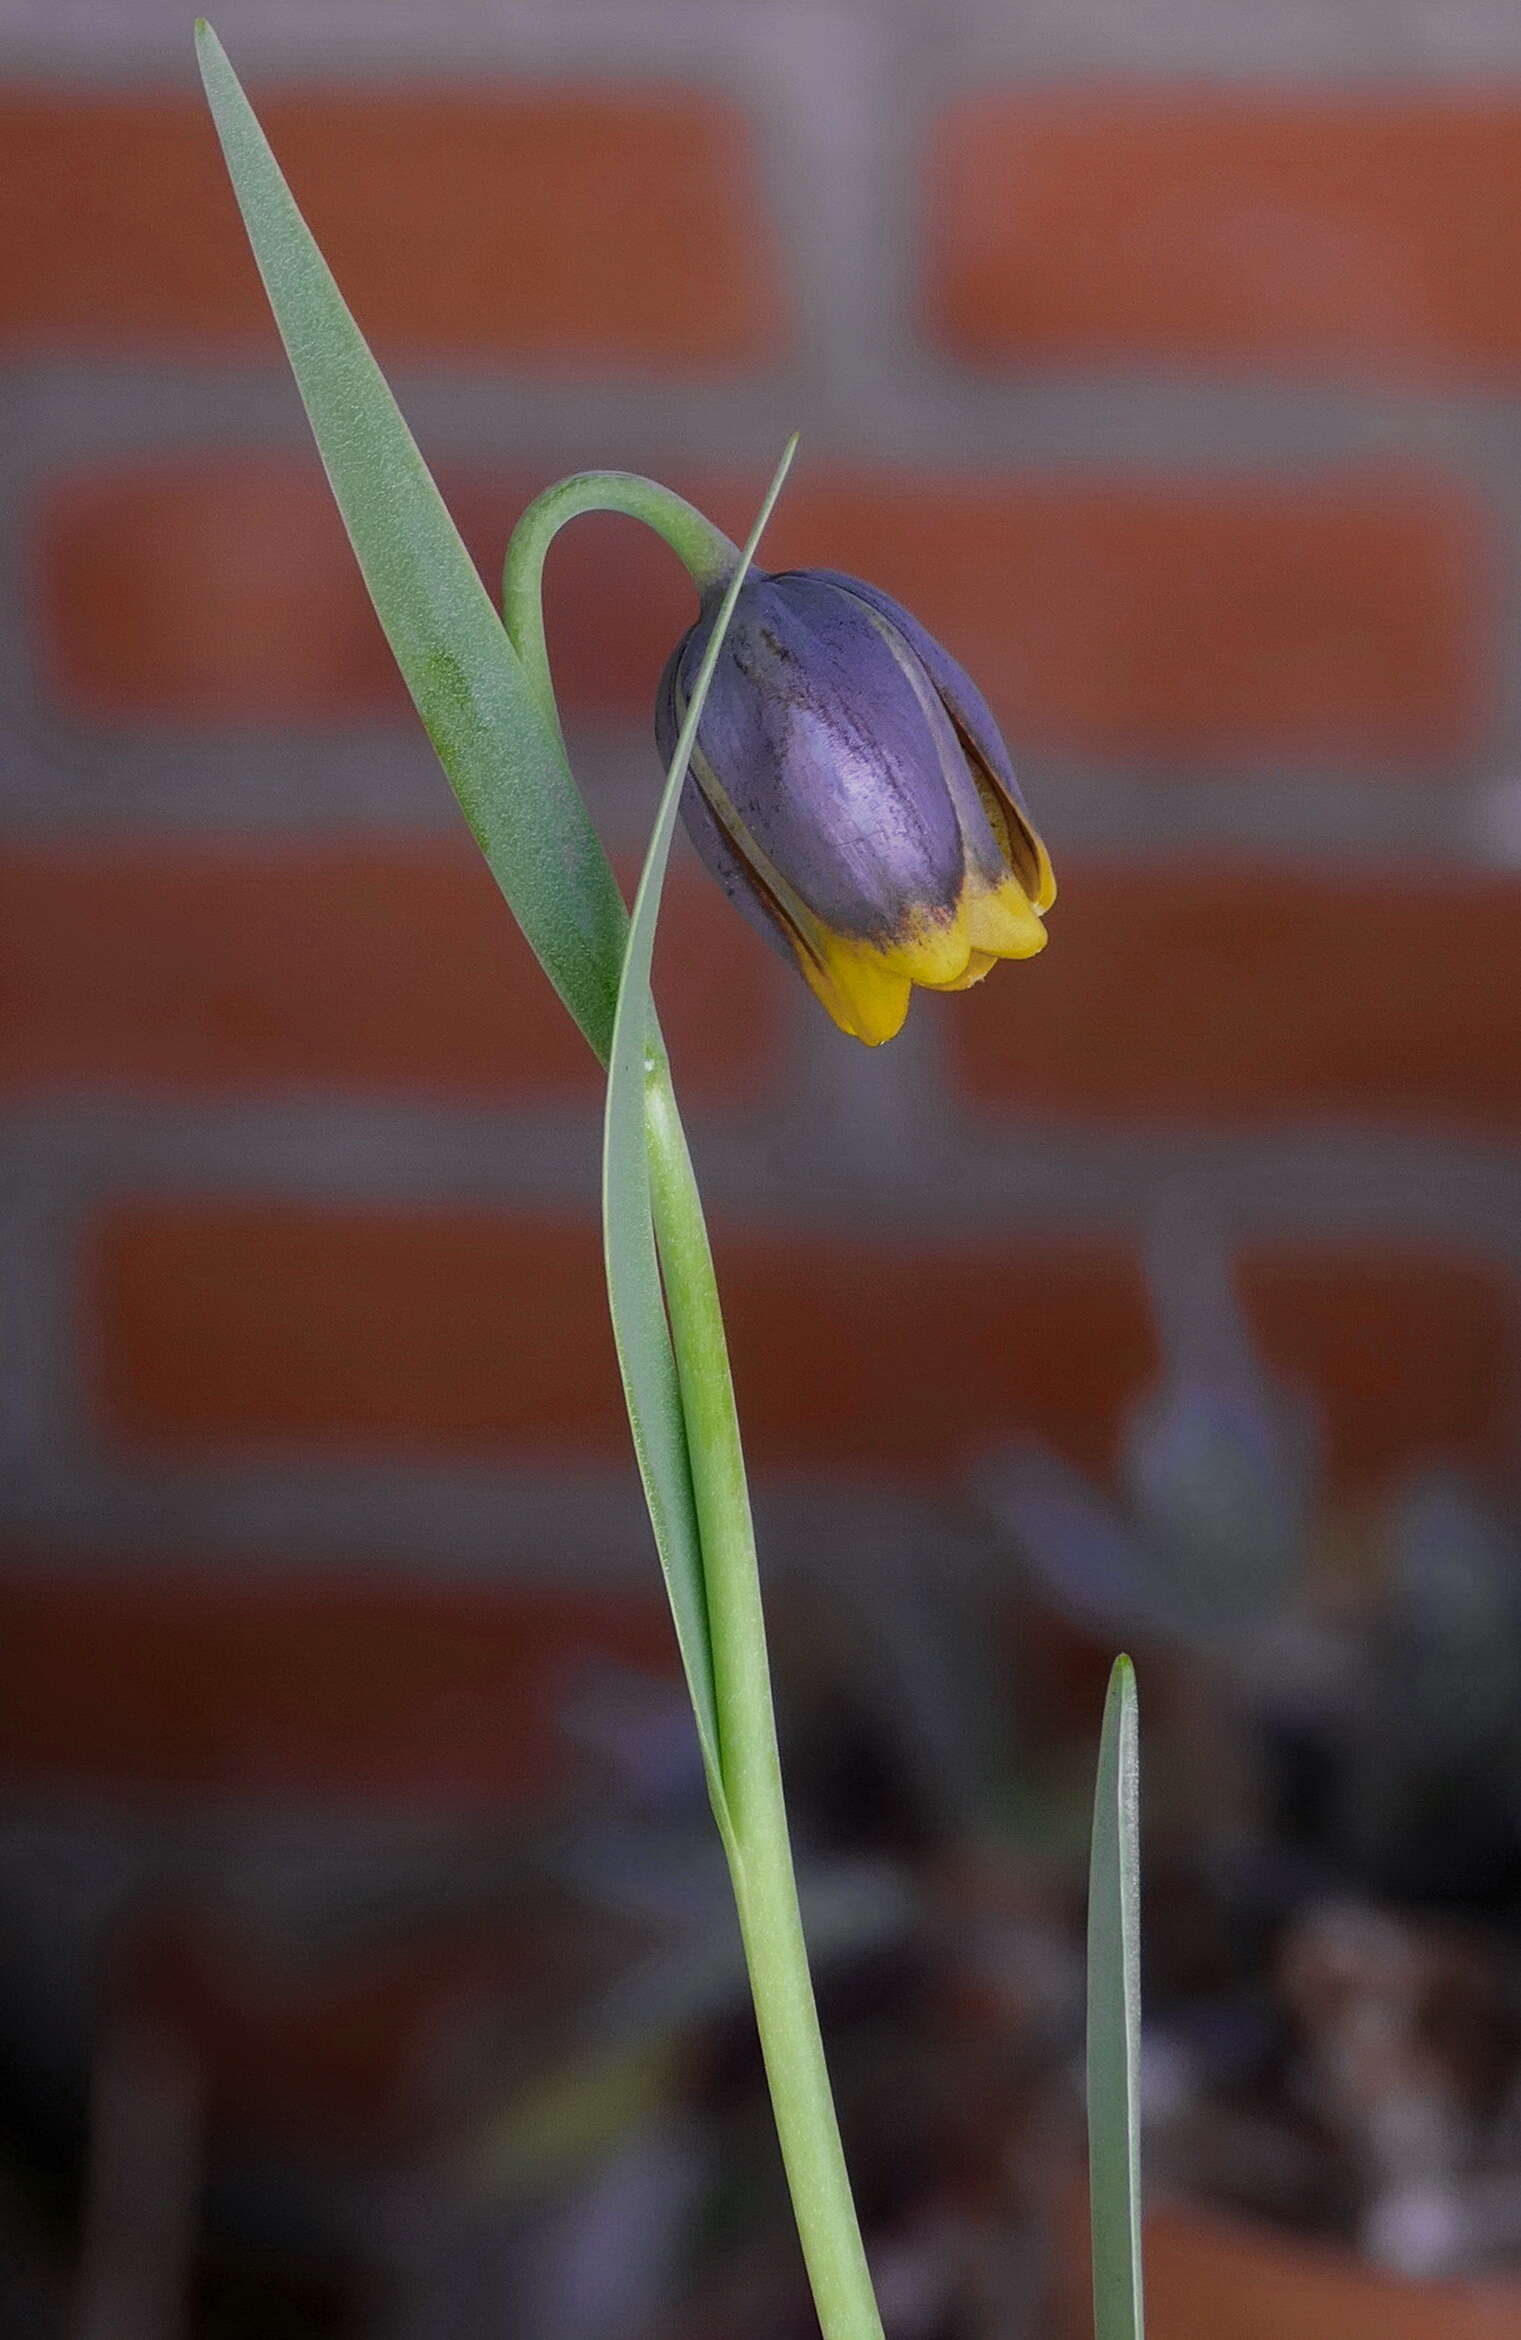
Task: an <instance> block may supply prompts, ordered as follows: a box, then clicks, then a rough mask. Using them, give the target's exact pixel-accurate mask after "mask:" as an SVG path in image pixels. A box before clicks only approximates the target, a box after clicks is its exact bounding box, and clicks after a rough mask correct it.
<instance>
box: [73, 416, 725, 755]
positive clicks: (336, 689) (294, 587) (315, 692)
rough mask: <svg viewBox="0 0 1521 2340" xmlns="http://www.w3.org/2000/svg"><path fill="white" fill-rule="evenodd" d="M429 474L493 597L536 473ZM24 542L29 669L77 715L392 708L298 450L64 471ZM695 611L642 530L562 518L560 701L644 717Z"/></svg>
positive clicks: (379, 639)
mask: <svg viewBox="0 0 1521 2340" xmlns="http://www.w3.org/2000/svg"><path fill="white" fill-rule="evenodd" d="M442 484H443V488H444V492H445V495H446V498H447V500H448V503H449V506H450V509H451V510H452V512H453V513H454V516H455V518H456V520H457V521H458V523H459V526H460V528H461V531H462V533H463V534H464V536H465V539H466V542H467V543H468V544H469V546H470V548H471V551H472V552H473V553H474V554H475V556H476V559H477V561H478V563H479V565H480V568H481V572H482V575H483V577H484V578H485V580H486V582H487V585H488V588H489V589H490V591H491V592H492V594H493V596H494V595H495V593H496V591H497V587H498V584H499V581H500V578H501V570H502V556H503V554H504V552H505V550H506V545H507V539H508V537H509V535H510V534H511V530H512V524H513V522H514V520H515V519H516V518H517V515H518V513H519V512H520V511H521V510H522V509H523V507H524V505H525V504H527V503H528V502H529V501H530V499H531V498H532V497H533V496H534V495H535V494H536V492H537V491H538V489H539V488H541V487H544V486H547V485H548V481H547V480H546V479H544V478H536V477H530V476H528V475H527V474H519V473H509V474H504V475H502V476H500V477H497V478H494V479H488V478H483V477H481V476H480V475H476V474H470V473H460V472H453V473H451V472H448V471H445V472H444V473H443V475H442ZM735 500H736V501H737V500H738V499H735ZM37 550H38V599H39V624H40V633H41V648H42V656H43V664H44V669H45V672H46V674H47V678H48V681H49V683H50V685H51V687H52V688H53V689H54V690H55V691H57V692H58V693H60V694H61V695H62V696H63V697H64V698H66V699H68V700H70V701H71V702H73V704H74V705H75V706H76V707H77V708H78V709H79V711H80V712H82V713H83V714H85V715H86V716H103V717H109V718H122V717H125V718H128V719H133V718H141V717H156V716H164V715H168V716H175V717H182V718H184V717H188V718H191V719H196V720H202V721H213V722H223V723H228V722H238V723H249V724H259V725H275V726H279V725H283V724H286V723H289V722H292V721H319V722H320V721H326V720H341V721H354V720H362V719H366V718H373V717H377V716H396V715H400V714H402V712H403V711H404V709H405V708H406V705H407V700H406V693H405V691H404V690H403V688H402V685H401V682H400V680H399V678H398V676H397V673H396V669H395V665H394V663H393V661H392V658H391V654H390V651H389V650H388V649H387V647H386V643H385V638H384V636H383V635H382V633H381V631H380V627H379V625H378V623H377V622H376V619H375V616H374V613H373V611H372V610H371V608H370V603H369V599H368V596H367V595H366V593H365V590H364V586H363V584H362V583H361V581H360V577H359V572H358V569H357V568H356V566H355V562H354V556H353V553H352V552H351V551H350V549H349V544H348V539H347V537H346V536H345V535H344V532H343V525H342V523H341V521H340V520H339V518H338V514H337V512H336V510H335V508H334V505H333V500H332V497H331V495H330V494H329V492H328V487H327V482H326V480H325V479H324V477H323V475H322V470H321V467H320V465H319V464H318V462H317V459H316V456H315V455H310V456H307V455H303V456H285V455H273V454H268V453H252V452H243V453H225V452H219V453H216V454H212V455H196V456H177V457H171V458H167V459H163V460H160V461H157V462H153V463H147V464H142V465H133V466H131V467H129V468H120V467H113V468H111V469H108V470H104V471H87V472H83V473H77V474H74V475H73V476H71V477H69V478H67V479H65V480H63V481H61V482H59V483H57V484H56V485H55V486H54V487H53V488H52V489H51V490H50V491H49V493H48V495H47V497H46V499H45V501H44V505H43V508H42V511H41V513H40V515H39V525H38V539H37ZM695 614H696V607H695V603H694V601H693V598H692V591H691V587H690V586H689V585H688V584H687V582H686V580H685V578H684V577H683V576H682V573H681V570H680V568H679V567H678V566H677V563H676V562H675V560H674V559H673V557H672V555H671V554H670V553H669V552H668V551H667V550H666V548H665V547H664V546H663V545H662V544H660V543H659V542H658V541H657V540H656V538H655V537H653V536H652V535H651V534H650V532H649V531H648V530H647V529H645V528H642V527H640V526H638V525H637V524H636V523H635V522H632V521H629V520H626V519H622V518H620V517H618V516H616V515H609V514H599V515H596V516H587V517H586V518H583V519H581V520H579V521H577V522H576V523H575V525H574V526H572V527H570V528H567V529H566V530H565V531H564V533H563V534H562V535H561V536H560V537H559V538H557V540H556V542H555V545H554V549H553V551H552V552H551V554H550V558H549V562H548V566H547V570H546V579H545V621H546V625H547V629H548V635H549V642H550V649H551V654H552V656H553V659H554V669H555V681H556V686H557V688H558V690H559V692H560V696H561V698H562V701H563V702H564V703H565V704H566V705H567V706H569V707H572V708H574V709H575V710H576V711H577V712H582V713H590V714H599V713H608V712H612V713H616V714H618V715H620V716H630V715H632V716H634V717H636V718H640V719H643V720H645V721H648V720H649V716H650V712H651V710H652V708H653V706H654V702H655V686H656V684H657V682H658V681H659V679H660V671H661V668H662V667H663V666H664V664H665V661H666V658H667V656H668V654H669V652H670V649H671V646H672V644H673V643H674V642H675V641H676V640H677V638H678V637H679V636H680V634H681V633H682V632H683V631H684V630H685V628H686V627H687V626H689V625H690V624H691V622H692V619H693V617H694V616H695Z"/></svg>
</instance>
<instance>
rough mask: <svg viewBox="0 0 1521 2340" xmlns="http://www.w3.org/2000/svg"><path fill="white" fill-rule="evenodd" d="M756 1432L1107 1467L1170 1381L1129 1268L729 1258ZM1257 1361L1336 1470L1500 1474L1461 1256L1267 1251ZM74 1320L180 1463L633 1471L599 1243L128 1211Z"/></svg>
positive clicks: (459, 1223)
mask: <svg viewBox="0 0 1521 2340" xmlns="http://www.w3.org/2000/svg"><path fill="white" fill-rule="evenodd" d="M719 1255H720V1261H719V1264H720V1273H721V1276H722V1280H723V1285H724V1291H725V1294H726V1300H727V1307H728V1313H729V1319H730V1326H731V1332H732V1337H733V1344H734V1354H735V1370H736V1376H737V1380H738V1386H739V1393H740V1406H741V1416H742V1419H743V1421H744V1424H745V1428H746V1434H747V1440H748V1444H749V1447H750V1451H751V1454H752V1458H753V1460H754V1461H755V1462H756V1464H757V1465H758V1466H759V1467H761V1468H762V1469H774V1470H801V1471H810V1472H812V1471H826V1472H827V1471H839V1472H843V1473H846V1474H855V1473H859V1474H863V1475H866V1476H878V1477H885V1478H887V1479H889V1480H894V1481H896V1480H899V1479H915V1480H924V1479H933V1478H936V1477H945V1476H947V1475H953V1474H955V1473H956V1472H957V1471H958V1470H959V1469H960V1468H961V1467H962V1466H963V1465H964V1464H965V1463H966V1462H967V1461H968V1460H969V1459H970V1458H972V1457H973V1456H975V1455H977V1454H978V1453H979V1452H981V1451H983V1450H985V1449H986V1448H987V1447H988V1446H989V1445H990V1444H996V1443H997V1442H999V1441H1001V1440H1004V1439H1007V1438H1009V1437H1012V1436H1014V1435H1015V1434H1016V1433H1017V1432H1019V1431H1020V1430H1021V1429H1029V1430H1034V1431H1037V1432H1039V1433H1040V1434H1042V1435H1043V1436H1045V1437H1048V1438H1050V1439H1053V1440H1054V1441H1056V1442H1057V1443H1058V1444H1059V1445H1060V1446H1062V1447H1063V1448H1064V1449H1065V1450H1066V1451H1067V1452H1069V1453H1070V1454H1072V1455H1073V1456H1074V1457H1075V1458H1076V1459H1077V1460H1078V1461H1080V1462H1082V1463H1084V1464H1087V1465H1090V1466H1102V1464H1103V1463H1104V1461H1105V1460H1106V1457H1107V1455H1108V1453H1109V1449H1110V1445H1111V1441H1112V1437H1113V1432H1114V1428H1115V1424H1116V1420H1117V1417H1118V1414H1119V1412H1120V1409H1121V1408H1122V1406H1123V1405H1124V1404H1125V1403H1126V1402H1127V1401H1128V1400H1129V1399H1130V1398H1132V1397H1133V1396H1134V1395H1135V1394H1136V1392H1137V1391H1138V1389H1139V1388H1140V1387H1141V1386H1142V1384H1143V1383H1144V1381H1145V1379H1146V1377H1147V1375H1148V1373H1149V1371H1150V1370H1151V1364H1152V1348H1151V1337H1150V1332H1149V1327H1148V1323H1147V1316H1146V1306H1145V1300H1144V1295H1143V1291H1142V1287H1141V1280H1140V1276H1139V1272H1138V1269H1137V1266H1136V1263H1135V1261H1134V1260H1133V1258H1132V1257H1131V1256H1130V1255H1129V1254H1128V1253H1126V1252H1124V1251H1121V1250H1118V1249H1105V1248H1100V1247H1092V1246H1086V1247H1085V1246H1080V1245H1076V1244H1062V1243H1051V1244H1046V1245H1040V1244H1036V1243H1033V1242H1030V1241H1023V1242H1019V1243H1010V1244H1004V1245H999V1246H997V1247H994V1248H992V1249H987V1250H982V1251H979V1250H976V1249H973V1248H971V1247H955V1248H951V1247H937V1248H934V1249H929V1250H926V1249H921V1248H910V1247H907V1246H904V1247H890V1246H877V1247H873V1246H869V1245H866V1244H863V1243H861V1242H846V1241H840V1242H830V1241H827V1240H824V1239H822V1238H819V1237H808V1238H797V1239H794V1240H791V1241H783V1240H781V1239H778V1238H773V1237H762V1236H759V1235H756V1234H753V1233H744V1232H736V1233H733V1234H731V1235H730V1236H729V1237H728V1238H727V1239H726V1240H723V1241H721V1242H720V1245H719ZM1247 1288H1248V1291H1249V1294H1250V1296H1251V1299H1252V1302H1253V1305H1254V1308H1255V1309H1256V1312H1257V1314H1258V1316H1259V1318H1260V1321H1261V1324H1262V1327H1263V1334H1264V1340H1265V1344H1266V1347H1267V1349H1268V1352H1269V1353H1270V1355H1271V1356H1272V1357H1273V1359H1274V1360H1275V1362H1276V1363H1277V1364H1278V1365H1279V1366H1280V1367H1281V1368H1282V1369H1283V1370H1285V1371H1286V1372H1288V1373H1290V1374H1292V1375H1293V1376H1294V1377H1295V1378H1296V1379H1300V1380H1303V1381H1305V1382H1307V1383H1308V1384H1310V1385H1312V1386H1314V1387H1318V1388H1320V1389H1322V1391H1323V1394H1324V1396H1325V1399H1326V1403H1327V1405H1328V1408H1329V1414H1330V1423H1331V1432H1332V1445H1333V1451H1334V1455H1335V1458H1336V1461H1337V1464H1338V1466H1339V1467H1340V1468H1342V1469H1344V1470H1346V1471H1350V1472H1352V1473H1354V1474H1364V1473H1368V1472H1376V1471H1379V1470H1382V1469H1384V1468H1386V1467H1388V1466H1390V1465H1392V1464H1395V1463H1398V1462H1401V1461H1404V1460H1408V1459H1409V1458H1410V1457H1412V1456H1413V1455H1416V1454H1420V1453H1424V1452H1426V1451H1428V1450H1430V1449H1434V1448H1440V1449H1444V1450H1445V1449H1450V1448H1457V1449H1460V1450H1461V1449H1473V1448H1487V1447H1488V1446H1490V1445H1491V1444H1492V1443H1493V1441H1494V1439H1495V1437H1496V1435H1497V1424H1498V1422H1499V1419H1500V1416H1501V1414H1502V1412H1503V1409H1504V1403H1505V1389H1506V1386H1507V1372H1508V1365H1507V1358H1508V1350H1507V1341H1508V1317H1509V1309H1510V1305H1511V1304H1510V1299H1509V1296H1508V1294H1507V1293H1506V1292H1505V1291H1504V1290H1503V1289H1502V1288H1500V1287H1499V1286H1497V1284H1496V1282H1495V1280H1494V1279H1493V1278H1492V1277H1491V1276H1489V1275H1488V1274H1487V1272H1486V1271H1485V1270H1484V1269H1483V1268H1482V1267H1481V1266H1480V1265H1478V1264H1477V1263H1475V1262H1473V1261H1471V1260H1469V1259H1467V1258H1465V1257H1448V1256H1447V1255H1445V1254H1443V1253H1439V1252H1438V1253H1424V1252H1422V1253H1413V1254H1409V1255H1406V1254H1403V1253H1389V1252H1383V1251H1376V1250H1374V1251H1366V1252H1363V1251H1352V1252H1343V1251H1332V1252H1327V1253H1325V1254H1321V1253H1312V1254H1304V1255H1301V1254H1298V1253H1286V1254H1283V1255H1271V1254H1270V1255H1266V1256H1264V1257H1263V1258H1261V1259H1260V1260H1254V1261H1252V1262H1249V1263H1248V1269H1247ZM82 1305H83V1306H84V1308H85V1311H86V1321H87V1322H88V1323H89V1324H90V1325H91V1326H92V1327H93V1338H94V1344H95V1351H96V1355H97V1358H98V1368H99V1378H98V1388H97V1397H98V1401H99V1405H100V1408H101V1411H102V1414H103V1418H104V1421H105V1424H106V1425H107V1427H108V1428H109V1430H110V1431H111V1432H112V1433H113V1434H114V1435H115V1436H116V1437H117V1438H119V1439H122V1440H124V1441H127V1442H128V1443H130V1444H135V1445H146V1446H150V1447H153V1448H157V1449H160V1450H165V1449H167V1450H179V1451H182V1452H185V1453H187V1454H197V1453H198V1454H201V1455H203V1456H204V1455H207V1454H216V1453H222V1454H224V1455H225V1454H233V1453H239V1452H241V1453H244V1454H247V1453H248V1452H250V1451H261V1450H262V1451H265V1452H276V1451H279V1450H280V1449H282V1448H284V1447H287V1446H292V1445H294V1446H314V1447H317V1448H321V1449H326V1450H328V1451H331V1452H337V1453H344V1452H346V1453H348V1454H350V1455H357V1456H362V1455H366V1454H374V1453H376V1452H379V1451H385V1452H388V1453H390V1454H393V1455H399V1456H406V1455H427V1454H440V1453H445V1454H448V1453H453V1454H475V1455H484V1454H495V1455H498V1456H500V1457H503V1458H513V1457H517V1458H522V1459H524V1460H531V1461H533V1462H536V1463H546V1462H550V1463H555V1462H558V1463H574V1462H576V1461H578V1460H587V1459H599V1460H616V1459H618V1458H620V1457H621V1456H622V1455H623V1454H624V1453H625V1451H626V1436H627V1434H626V1431H625V1429H624V1426H623V1421H622V1416H621V1409H620V1405H619V1401H618V1396H617V1384H616V1378H615V1374H614V1370H613V1364H612V1355H611V1341H610V1336H609V1333H608V1330H607V1322H606V1304H605V1300H604V1297H603V1292H602V1279H601V1263H600V1249H599V1244H598V1240H597V1233H596V1229H595V1227H594V1226H592V1225H591V1224H590V1223H574V1222H568V1221H561V1220H549V1221H536V1220H525V1219H514V1218H508V1217H505V1216H499V1215H487V1214H485V1213H481V1214H477V1215H468V1214H451V1213H447V1212H443V1211H435V1212H412V1213H408V1212H403V1211H399V1210H398V1211H394V1212H380V1211H373V1212H370V1213H369V1214H367V1215H345V1214H341V1213H339V1212H336V1211H321V1210H315V1209H311V1208H307V1207H301V1206H295V1205H279V1204H272V1203H267V1202H257V1201H249V1202H247V1203H242V1204H236V1203H221V1202H206V1203H203V1204H198V1205H189V1204H187V1205H171V1204H153V1203H142V1204H135V1205H125V1206H122V1207H120V1208H118V1209H117V1210H116V1211H115V1212H114V1213H112V1214H111V1215H110V1216H108V1217H107V1218H106V1219H105V1221H104V1222H103V1223H102V1224H101V1226H100V1227H99V1228H98V1229H97V1230H96V1235H95V1240H94V1243H93V1246H92V1249H91V1252H90V1256H89V1260H88V1265H87V1269H86V1275H85V1288H84V1292H83V1294H82Z"/></svg>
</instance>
